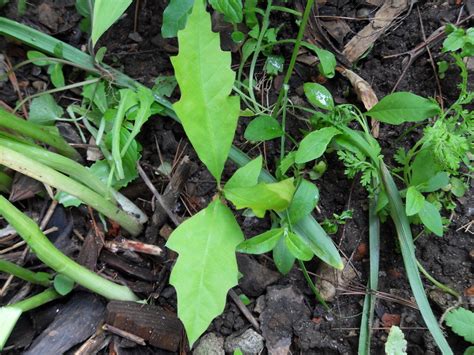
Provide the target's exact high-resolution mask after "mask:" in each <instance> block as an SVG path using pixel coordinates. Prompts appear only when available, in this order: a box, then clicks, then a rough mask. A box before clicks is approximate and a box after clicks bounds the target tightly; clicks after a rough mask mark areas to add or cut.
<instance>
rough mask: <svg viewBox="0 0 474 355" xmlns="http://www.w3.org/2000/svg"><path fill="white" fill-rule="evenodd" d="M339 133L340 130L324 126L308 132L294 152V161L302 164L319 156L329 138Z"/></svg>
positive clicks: (325, 147) (329, 140)
mask: <svg viewBox="0 0 474 355" xmlns="http://www.w3.org/2000/svg"><path fill="white" fill-rule="evenodd" d="M339 133H341V132H340V131H339V130H337V129H336V128H334V127H325V128H321V129H320V130H317V131H314V132H311V133H310V134H308V135H307V136H306V137H304V138H303V140H302V141H301V143H300V146H299V148H298V150H297V152H296V156H295V161H296V163H298V164H303V163H306V162H308V161H311V160H314V159H318V158H319V157H321V156H322V155H323V154H324V152H325V151H326V149H327V147H328V144H329V143H330V142H331V139H332V138H333V137H334V136H336V135H338V134H339Z"/></svg>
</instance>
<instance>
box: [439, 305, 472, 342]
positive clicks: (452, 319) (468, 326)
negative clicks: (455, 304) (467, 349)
mask: <svg viewBox="0 0 474 355" xmlns="http://www.w3.org/2000/svg"><path fill="white" fill-rule="evenodd" d="M446 324H447V325H449V326H450V327H451V328H452V329H453V331H454V332H455V333H456V334H458V335H460V336H462V337H464V339H466V341H468V342H470V343H474V313H473V312H471V311H470V310H468V309H465V308H458V309H455V310H453V311H450V312H449V313H448V314H447V315H446Z"/></svg>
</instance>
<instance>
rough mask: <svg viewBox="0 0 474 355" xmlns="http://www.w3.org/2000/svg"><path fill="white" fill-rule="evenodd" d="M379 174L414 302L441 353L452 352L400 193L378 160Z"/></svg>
mask: <svg viewBox="0 0 474 355" xmlns="http://www.w3.org/2000/svg"><path fill="white" fill-rule="evenodd" d="M380 175H381V177H382V181H383V185H384V188H385V191H386V192H387V196H388V201H389V205H390V216H391V217H392V220H393V222H394V223H395V228H396V230H397V234H398V240H399V243H400V249H401V251H402V256H403V262H404V264H405V269H406V273H407V276H408V281H409V282H410V286H411V289H412V291H413V295H414V296H415V300H416V303H417V305H418V307H419V308H420V312H421V315H422V317H423V320H424V321H425V323H426V326H427V327H428V329H429V330H430V332H431V334H432V335H433V338H434V340H435V342H436V344H437V345H438V347H439V348H440V350H441V352H442V353H443V354H453V351H452V350H451V348H450V347H449V344H448V342H447V341H446V339H445V338H444V335H443V332H442V331H441V329H440V327H439V325H438V321H437V320H436V317H435V316H434V314H433V311H432V310H431V306H430V304H429V302H428V298H427V297H426V293H425V289H424V287H423V283H422V281H421V277H420V274H419V272H418V267H417V264H416V256H415V246H414V244H413V236H412V234H411V229H410V222H409V221H408V217H407V215H406V214H405V207H404V206H403V203H402V200H401V198H400V193H399V191H398V189H397V186H396V185H395V182H394V181H393V178H392V175H390V172H389V171H388V169H387V167H386V166H385V164H384V163H383V161H380Z"/></svg>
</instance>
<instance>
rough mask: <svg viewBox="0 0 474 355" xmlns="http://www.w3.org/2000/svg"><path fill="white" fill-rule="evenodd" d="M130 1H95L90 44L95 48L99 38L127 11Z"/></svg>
mask: <svg viewBox="0 0 474 355" xmlns="http://www.w3.org/2000/svg"><path fill="white" fill-rule="evenodd" d="M131 3H132V0H113V1H111V0H95V2H94V16H93V18H92V36H91V37H92V44H93V45H94V46H95V45H96V44H97V41H98V40H99V38H100V37H101V36H102V35H103V34H104V33H105V31H107V30H108V29H109V27H110V26H112V25H113V24H114V22H115V21H117V20H118V19H119V17H120V16H122V14H123V13H124V12H125V10H127V8H128V7H129V6H130V4H131Z"/></svg>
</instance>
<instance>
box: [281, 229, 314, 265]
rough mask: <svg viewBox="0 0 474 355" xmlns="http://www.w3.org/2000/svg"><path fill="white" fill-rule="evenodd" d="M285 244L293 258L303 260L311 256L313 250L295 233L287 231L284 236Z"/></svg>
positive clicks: (307, 259)
mask: <svg viewBox="0 0 474 355" xmlns="http://www.w3.org/2000/svg"><path fill="white" fill-rule="evenodd" d="M285 244H286V247H287V248H288V250H289V251H290V252H291V254H293V256H294V257H295V258H297V259H299V260H303V261H309V260H311V259H312V258H313V252H312V251H311V249H310V248H309V247H308V245H307V244H306V241H305V240H304V239H302V238H300V237H299V236H298V235H297V234H295V233H292V232H289V233H288V235H287V236H286V237H285Z"/></svg>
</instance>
